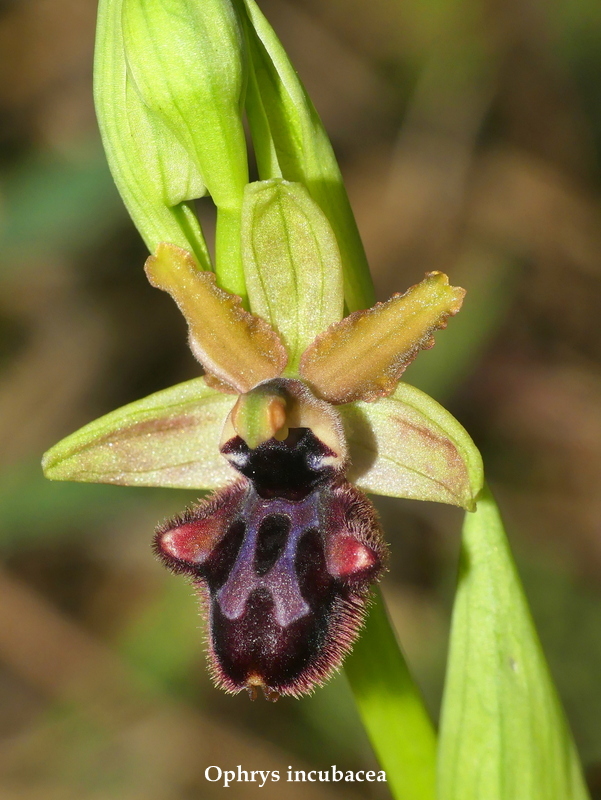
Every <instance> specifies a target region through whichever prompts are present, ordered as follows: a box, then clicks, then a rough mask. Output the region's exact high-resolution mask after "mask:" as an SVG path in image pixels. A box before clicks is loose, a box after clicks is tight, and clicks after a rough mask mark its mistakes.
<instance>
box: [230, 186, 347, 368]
mask: <svg viewBox="0 0 601 800" xmlns="http://www.w3.org/2000/svg"><path fill="white" fill-rule="evenodd" d="M242 255H243V261H244V276H245V279H246V289H247V292H248V299H249V304H250V308H251V311H252V312H253V313H254V314H258V315H259V316H261V317H263V319H266V320H267V321H268V322H270V323H271V325H272V326H273V327H274V328H275V330H276V331H278V333H279V334H280V337H281V338H282V341H283V342H284V344H285V346H286V349H287V351H288V354H289V361H288V368H287V371H286V374H289V375H295V374H296V372H297V367H298V362H299V359H300V356H301V354H302V353H303V351H304V350H305V349H306V348H307V346H308V345H309V344H310V343H311V342H312V341H313V340H314V339H315V337H316V336H317V335H318V334H319V333H320V332H321V331H323V330H325V329H326V328H328V327H329V326H330V325H332V324H333V323H335V322H338V321H339V320H341V319H342V315H343V311H344V297H343V288H342V267H341V264H340V252H339V250H338V245H337V243H336V238H335V236H334V234H333V232H332V229H331V227H330V225H329V223H328V220H327V218H326V217H325V215H324V214H323V212H322V211H321V209H320V208H319V206H318V205H317V204H316V203H315V202H314V201H313V200H312V199H311V197H310V196H309V193H308V192H307V190H306V189H305V188H304V186H301V185H300V184H298V183H288V182H285V181H282V180H271V181H262V182H258V183H251V184H249V185H248V186H247V187H246V191H245V197H244V206H243V212H242Z"/></svg>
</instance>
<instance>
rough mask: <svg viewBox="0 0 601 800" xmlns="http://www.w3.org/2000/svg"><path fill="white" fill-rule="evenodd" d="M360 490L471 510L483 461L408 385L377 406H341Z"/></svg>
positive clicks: (448, 419) (451, 422) (453, 423)
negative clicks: (448, 504)
mask: <svg viewBox="0 0 601 800" xmlns="http://www.w3.org/2000/svg"><path fill="white" fill-rule="evenodd" d="M338 411H339V413H340V416H341V417H342V421H343V424H344V428H345V433H346V436H347V441H348V446H349V451H350V458H351V466H350V468H349V471H348V478H349V480H351V481H352V482H353V483H355V484H356V485H357V486H358V487H359V488H360V489H363V490H364V491H366V492H373V493H374V494H382V495H387V496H389V497H408V498H411V499H414V500H433V501H437V502H439V503H450V504H451V505H456V506H462V507H463V508H465V509H467V510H473V508H474V507H475V505H474V504H475V499H476V497H477V495H478V493H479V491H480V489H481V488H482V483H483V479H484V478H483V468H482V458H481V456H480V453H479V452H478V449H477V448H476V446H475V445H474V443H473V442H472V440H471V438H470V436H469V435H468V433H467V432H466V430H465V429H464V428H463V427H462V426H461V425H460V424H459V423H458V422H457V420H456V419H455V418H454V417H453V416H452V415H451V414H449V412H448V411H446V410H445V409H444V408H443V407H442V406H441V405H439V404H438V403H437V402H436V401H435V400H433V399H432V398H431V397H429V396H428V395H427V394H424V392H421V391H420V390H419V389H416V388H415V387H413V386H410V385H409V384H407V383H399V385H398V386H397V388H396V390H395V392H394V393H393V394H392V395H390V397H386V398H382V399H380V400H378V401H377V402H376V403H366V402H357V403H349V404H347V405H343V406H339V407H338Z"/></svg>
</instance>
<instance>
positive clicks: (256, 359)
mask: <svg viewBox="0 0 601 800" xmlns="http://www.w3.org/2000/svg"><path fill="white" fill-rule="evenodd" d="M145 270H146V275H147V277H148V280H149V281H150V283H151V284H152V285H153V286H156V287H157V288H158V289H163V291H165V292H168V293H169V294H170V295H171V296H172V297H173V299H174V300H175V302H176V303H177V305H178V307H179V309H180V311H181V312H182V314H183V315H184V317H185V318H186V322H187V323H188V329H189V342H190V348H191V349H192V352H193V353H194V355H195V356H196V358H197V359H198V360H199V361H200V363H201V364H202V365H203V367H204V368H205V369H206V370H207V372H209V373H210V374H211V375H214V376H215V377H216V378H218V379H219V380H220V381H223V382H225V383H226V384H228V385H229V386H231V387H232V388H233V389H235V390H236V391H237V392H240V393H243V392H248V391H249V390H250V389H252V388H253V386H256V385H257V384H258V383H260V382H261V381H265V380H269V379H271V378H275V377H277V376H278V375H279V374H280V373H281V372H282V370H283V369H284V367H285V366H286V363H287V361H288V355H287V353H286V350H285V349H284V346H283V345H282V342H281V341H280V338H279V336H278V335H277V333H276V332H275V331H274V330H273V328H271V326H270V325H268V323H267V322H265V320H263V319H261V318H260V317H256V316H254V315H253V314H250V313H249V312H248V311H245V310H244V309H243V308H242V301H241V300H240V298H239V297H238V296H237V295H234V294H230V293H229V292H226V291H225V290H223V289H220V288H219V287H218V286H217V284H216V283H215V275H214V274H213V273H212V272H203V271H200V270H199V269H198V268H197V266H196V264H195V262H194V259H193V258H192V256H191V255H190V253H188V252H187V251H186V250H183V249H182V248H181V247H176V246H175V245H172V244H167V243H165V242H162V243H161V244H160V245H159V246H158V248H157V251H156V254H155V255H154V256H150V258H149V259H148V260H147V261H146V266H145Z"/></svg>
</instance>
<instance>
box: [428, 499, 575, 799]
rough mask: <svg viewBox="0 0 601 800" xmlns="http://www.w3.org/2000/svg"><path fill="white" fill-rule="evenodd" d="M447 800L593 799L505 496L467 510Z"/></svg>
mask: <svg viewBox="0 0 601 800" xmlns="http://www.w3.org/2000/svg"><path fill="white" fill-rule="evenodd" d="M438 792H439V793H438V798H439V800H483V798H486V800H507V799H508V798H512V800H513V798H515V799H516V800H518V799H519V800H542V799H543V798H544V800H587V798H588V792H587V790H586V787H585V784H584V780H583V777H582V771H581V768H580V764H579V761H578V756H577V754H576V750H575V747H574V743H573V741H572V737H571V734H570V731H569V728H568V726H567V723H566V720H565V717H564V714H563V711H562V708H561V703H560V701H559V698H558V697H557V693H556V691H555V688H554V686H553V681H552V679H551V676H550V674H549V669H548V667H547V664H546V661H545V657H544V654H543V652H542V649H541V645H540V642H539V639H538V636H537V634H536V629H535V627H534V623H533V621H532V618H531V616H530V610H529V608H528V603H527V601H526V598H525V597H524V592H523V589H522V586H521V583H520V579H519V576H518V574H517V570H516V568H515V564H514V561H513V558H512V555H511V551H510V549H509V544H508V542H507V538H506V535H505V531H504V529H503V522H502V520H501V518H500V515H499V512H498V509H497V507H496V504H495V501H494V499H493V497H492V495H491V494H490V492H489V491H488V490H487V489H486V488H485V489H484V491H483V492H482V494H481V496H480V497H479V499H478V507H477V510H476V512H475V514H470V515H468V516H467V517H466V520H465V524H464V528H463V537H462V550H461V562H460V571H459V584H458V588H457V594H456V597H455V605H454V608H453V621H452V627H451V642H450V652H449V660H448V667H447V674H446V681H445V690H444V699H443V707H442V718H441V729H440V738H439V758H438Z"/></svg>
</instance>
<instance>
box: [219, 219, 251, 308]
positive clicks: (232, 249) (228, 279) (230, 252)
mask: <svg viewBox="0 0 601 800" xmlns="http://www.w3.org/2000/svg"><path fill="white" fill-rule="evenodd" d="M241 226H242V210H241V208H234V209H225V208H218V209H217V226H216V229H215V274H216V275H217V282H218V284H219V286H221V288H222V289H225V290H226V291H228V292H232V294H237V295H238V296H239V297H241V298H242V302H243V303H244V305H245V306H246V305H247V301H248V296H247V292H246V281H245V280H244V270H243V268H242V251H241V247H242V242H241V236H242V233H241Z"/></svg>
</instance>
